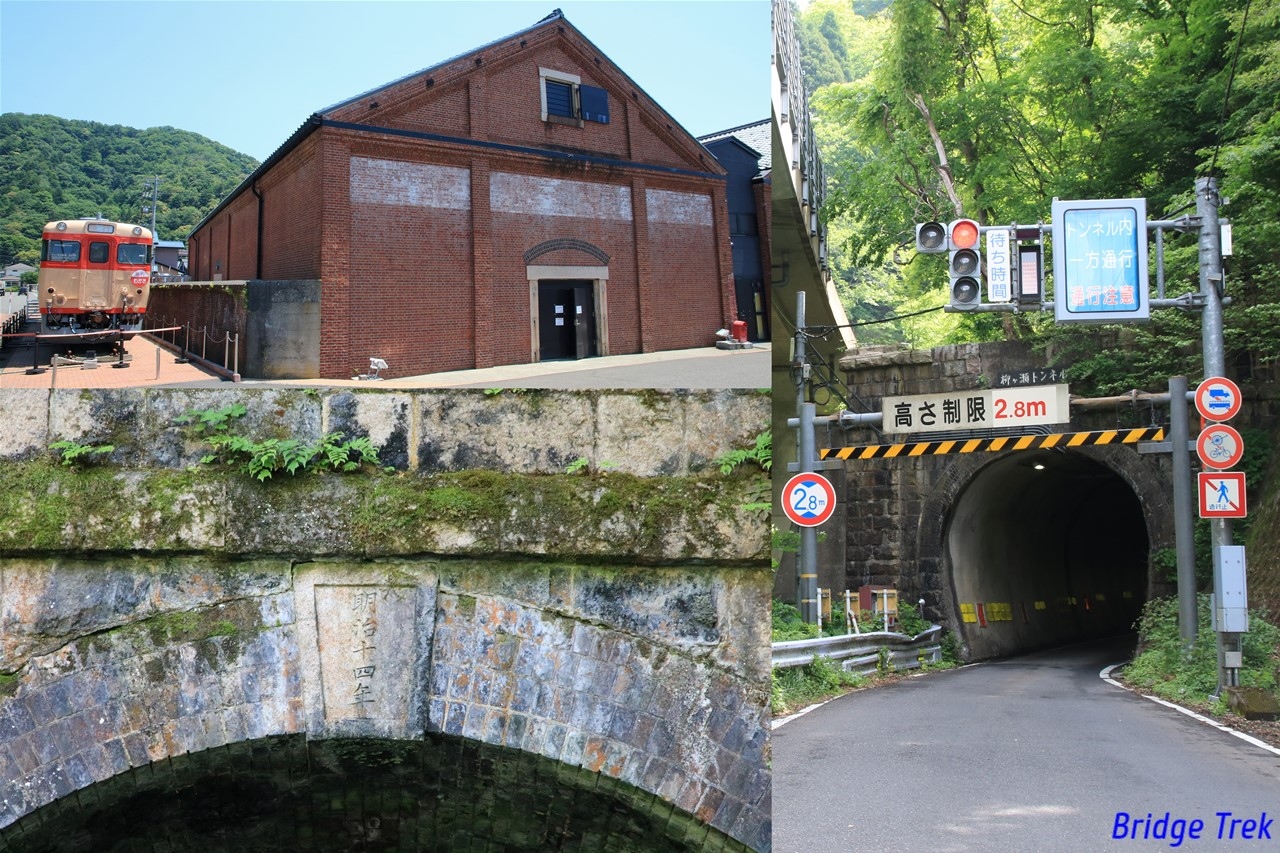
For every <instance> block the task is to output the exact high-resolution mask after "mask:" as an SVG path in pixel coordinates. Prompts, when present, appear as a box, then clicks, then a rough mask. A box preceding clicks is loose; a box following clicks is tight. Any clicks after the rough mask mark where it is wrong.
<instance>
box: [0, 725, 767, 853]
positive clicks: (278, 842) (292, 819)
mask: <svg viewBox="0 0 1280 853" xmlns="http://www.w3.org/2000/svg"><path fill="white" fill-rule="evenodd" d="M744 849H745V848H744V847H742V845H740V844H738V843H737V842H734V841H733V840H732V839H730V838H728V836H725V835H722V834H720V833H718V832H717V831H716V830H714V829H710V828H708V827H707V826H706V825H705V824H701V823H699V822H698V821H696V820H695V819H694V818H693V817H692V816H691V815H688V814H686V813H684V812H681V811H680V810H678V809H676V808H674V807H673V805H672V804H671V803H670V802H667V801H665V800H663V799H662V798H660V797H658V796H656V795H654V794H650V793H647V792H644V791H641V790H639V789H636V788H632V787H631V786H629V785H625V784H623V783H621V782H619V781H617V780H614V779H611V778H609V777H607V776H602V775H600V774H598V773H592V772H590V771H588V770H585V769H583V768H581V767H571V766H569V765H565V764H562V763H560V762H556V761H553V760H551V759H548V758H545V757H542V756H537V755H532V754H530V753H525V752H520V751H517V750H513V749H507V748H504V747H499V746H491V745H488V744H481V743H477V742H475V741H470V740H464V739H462V738H454V737H448V736H444V735H428V736H427V737H426V738H425V739H424V740H422V741H387V740H373V739H370V740H360V739H347V740H330V741H312V742H308V741H307V740H306V738H305V736H303V735H290V736H285V737H274V738H264V739H260V740H255V741H247V742H241V743H236V744H231V745H228V746H226V747H220V748H217V749H210V750H206V751H204V752H198V753H190V754H187V755H182V756H178V757H175V758H171V759H167V760H164V761H160V762H155V763H152V764H149V765H145V766H143V767H137V768H134V769H133V770H131V771H129V772H127V773H124V774H120V775H118V776H115V777H113V778H111V779H109V780H107V781H105V782H100V783H97V784H95V785H91V786H89V787H87V788H84V789H81V790H79V791H76V792H73V793H71V794H69V795H68V796H65V797H63V798H61V799H60V800H58V801H57V802H54V803H52V804H50V805H49V806H46V807H45V808H42V809H40V810H38V811H36V812H34V813H32V814H30V815H28V816H26V817H25V818H23V819H21V820H19V821H18V822H17V823H15V824H13V825H11V826H9V827H7V828H6V829H4V830H0V850H22V851H26V853H71V852H72V851H75V852H76V853H103V851H118V853H124V851H143V850H145V851H200V853H220V851H297V850H308V851H334V853H337V851H351V850H369V851H372V850H378V851H383V850H414V851H442V853H443V851H452V853H468V851H475V853H479V851H557V850H559V851H581V852H582V853H586V851H601V850H610V851H635V853H648V852H649V851H654V853H656V851H680V850H690V851H692V850H744Z"/></svg>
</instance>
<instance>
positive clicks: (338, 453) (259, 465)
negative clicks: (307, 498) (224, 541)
mask: <svg viewBox="0 0 1280 853" xmlns="http://www.w3.org/2000/svg"><path fill="white" fill-rule="evenodd" d="M209 444H210V446H211V447H212V448H213V449H214V451H215V452H214V453H212V454H209V455H207V456H205V457H203V458H202V459H201V461H202V462H205V463H211V462H215V461H218V460H224V461H228V462H239V463H240V466H241V470H243V471H244V472H245V473H246V474H248V475H249V476H250V477H252V478H253V479H255V480H258V481H259V482H261V481H263V480H268V479H270V478H271V477H272V475H274V474H276V473H277V472H280V471H283V472H284V473H286V474H290V475H297V474H300V473H303V472H305V471H308V470H330V471H343V472H346V471H356V470H358V469H359V468H360V466H361V465H363V464H365V463H369V464H371V465H377V464H378V451H377V448H375V447H374V446H373V444H372V442H370V441H369V439H368V438H364V437H361V438H354V439H350V440H344V437H343V434H342V433H340V432H331V433H329V434H328V435H325V436H324V437H322V438H321V439H320V440H319V441H318V442H315V443H305V442H302V441H299V440H298V439H293V438H288V439H277V438H269V439H267V440H266V441H260V442H255V441H252V440H250V439H247V438H245V437H244V436H241V435H233V434H229V433H215V434H214V435H212V436H210V437H209Z"/></svg>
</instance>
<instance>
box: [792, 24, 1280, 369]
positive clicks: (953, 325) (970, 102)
mask: <svg viewBox="0 0 1280 853" xmlns="http://www.w3.org/2000/svg"><path fill="white" fill-rule="evenodd" d="M796 29H797V33H798V35H799V38H800V39H801V55H802V61H803V64H804V67H805V70H806V83H807V85H808V87H809V95H810V105H811V109H812V112H813V114H814V125H815V128H816V130H817V134H818V141H819V147H820V149H821V152H822V155H823V160H824V164H825V167H826V171H827V175H828V198H829V203H828V205H827V207H826V209H825V210H824V216H825V217H826V220H827V222H828V224H829V226H830V229H831V242H832V268H833V271H834V275H835V278H836V284H837V288H838V289H839V291H840V292H841V294H842V298H843V300H844V303H845V307H846V309H847V310H848V313H849V315H850V319H851V320H852V321H853V322H854V323H858V324H861V325H860V326H859V328H858V329H857V335H858V337H859V340H860V341H862V342H863V343H892V342H899V341H905V342H908V343H910V344H912V345H915V346H917V347H928V346H935V345H939V344H944V343H954V342H968V341H982V340H999V339H1023V340H1029V341H1032V342H1034V343H1036V344H1037V345H1040V346H1044V347H1049V346H1052V347H1053V351H1054V352H1055V353H1064V354H1068V355H1069V357H1067V358H1065V359H1064V360H1069V361H1073V363H1074V364H1075V365H1076V366H1077V367H1078V368H1079V369H1078V370H1077V371H1076V375H1077V376H1080V377H1082V379H1085V382H1084V384H1082V385H1080V386H1079V387H1078V388H1077V387H1075V385H1074V384H1073V388H1072V391H1073V392H1075V393H1082V394H1094V393H1114V392H1116V391H1125V390H1129V389H1131V388H1135V387H1137V388H1147V387H1148V386H1154V387H1150V388H1149V390H1163V387H1164V384H1163V383H1164V382H1165V377H1167V376H1168V375H1169V374H1170V373H1173V372H1183V371H1185V372H1187V373H1188V375H1189V376H1190V378H1191V379H1192V381H1195V380H1197V379H1198V378H1199V376H1198V370H1199V368H1198V367H1197V365H1198V363H1199V360H1198V356H1199V331H1198V327H1199V317H1198V315H1195V314H1189V315H1187V314H1180V313H1179V312H1176V311H1160V312H1153V317H1154V318H1155V319H1154V320H1153V322H1152V323H1151V324H1149V325H1148V326H1146V327H1143V328H1142V329H1141V331H1140V332H1139V333H1138V334H1139V336H1140V337H1141V340H1140V341H1139V342H1138V343H1137V347H1136V351H1139V352H1141V353H1142V358H1140V359H1130V360H1129V362H1130V363H1128V364H1121V363H1119V361H1120V360H1118V359H1117V358H1116V355H1115V353H1114V352H1107V351H1105V349H1104V348H1103V347H1102V346H1100V345H1099V341H1100V340H1104V339H1105V335H1106V332H1105V331H1104V330H1099V329H1096V328H1095V329H1089V328H1082V327H1080V326H1070V327H1060V328H1055V327H1054V324H1053V320H1052V317H1051V316H1050V317H1046V316H1044V315H1041V314H1039V313H1031V314H1021V315H1018V316H1016V317H1015V316H1013V315H1010V314H990V313H987V314H967V315H960V314H944V313H942V312H941V311H939V310H936V309H939V308H940V307H941V306H943V305H945V304H946V303H947V275H946V256H945V255H928V256H917V255H916V253H915V251H914V233H915V232H914V223H917V222H923V221H927V220H931V219H935V220H940V221H944V222H946V221H950V220H952V219H956V218H958V217H959V216H961V215H963V216H966V217H971V218H974V219H977V220H979V221H980V222H982V223H983V224H989V225H997V224H1012V223H1020V224H1035V223H1038V222H1044V221H1048V219H1049V216H1050V204H1051V201H1052V199H1053V198H1054V197H1059V198H1063V199H1091V198H1097V199H1105V198H1128V197H1143V198H1146V199H1147V203H1148V216H1149V217H1150V218H1153V219H1155V218H1175V217H1177V216H1181V215H1183V214H1186V213H1194V212H1195V199H1194V188H1195V179H1196V178H1197V177H1202V176H1213V177H1215V178H1217V179H1218V184H1219V189H1220V193H1221V195H1222V196H1223V197H1224V198H1225V199H1229V201H1230V203H1229V204H1227V205H1225V206H1224V207H1222V208H1221V210H1220V213H1221V215H1222V216H1223V217H1224V218H1227V219H1229V220H1230V221H1231V223H1232V225H1233V229H1234V254H1233V255H1232V257H1230V258H1229V259H1228V260H1227V264H1226V268H1227V292H1228V295H1230V296H1231V297H1232V304H1231V305H1230V306H1229V307H1228V308H1227V309H1226V315H1225V336H1226V343H1227V362H1228V364H1229V365H1240V366H1241V369H1242V370H1244V369H1245V366H1246V365H1257V364H1259V363H1265V362H1271V363H1274V362H1275V360H1276V359H1277V358H1280V145H1277V141H1278V140H1280V118H1278V117H1277V113H1276V110H1275V104H1276V103H1277V101H1278V100H1280V74H1277V73H1276V71H1275V69H1276V68H1277V67H1280V65H1278V63H1280V0H1226V2H1222V3H1201V2H1192V1H1191V0H1171V2H1164V3H1154V4H1153V3H1129V2H1122V3H1101V2H1096V0H1087V1H1086V2H1084V3H1065V2H1063V0H1026V2H1019V3H1014V4H1008V3H1002V2H999V0H890V2H887V3H883V4H880V3H877V4H872V3H862V2H859V3H853V4H850V3H849V2H848V0H813V2H811V3H809V4H808V5H807V6H806V7H805V8H804V9H803V11H801V12H799V13H798V25H797V28H796ZM1153 243H1154V241H1153ZM1153 255H1154V251H1153ZM1152 269H1153V272H1152V281H1153V289H1154V280H1155V272H1154V269H1155V267H1154V265H1153V267H1152ZM1166 270H1167V279H1168V290H1167V293H1168V295H1169V296H1177V295H1180V294H1183V293H1186V292H1189V291H1198V290H1199V280H1198V268H1197V259H1196V243H1195V235H1194V234H1191V235H1175V234H1172V233H1170V234H1169V235H1168V236H1167V240H1166ZM930 309H935V310H934V311H930ZM921 311H925V312H928V313H925V314H922V315H919V316H916V317H913V318H911V319H909V320H903V321H899V320H894V319H892V318H895V317H898V316H900V315H904V314H911V313H916V312H921ZM1157 313H1158V315H1159V316H1158V317H1157V316H1156V314H1157ZM886 319H888V320H889V322H880V321H884V320H886ZM873 324H874V325H873ZM1112 335H1114V330H1113V331H1112ZM1100 336H1101V337H1100ZM1095 362H1096V363H1095ZM1166 368H1167V369H1166ZM1095 379H1096V382H1095V381H1094V380H1095ZM1086 386H1088V387H1086ZM1095 386H1096V387H1095Z"/></svg>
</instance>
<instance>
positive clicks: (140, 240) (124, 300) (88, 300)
mask: <svg viewBox="0 0 1280 853" xmlns="http://www.w3.org/2000/svg"><path fill="white" fill-rule="evenodd" d="M152 251H153V248H152V239H151V231H150V229H147V228H143V227H142V226H141V225H131V224H128V223H125V222H109V221H107V220H105V219H64V220H59V221H57V222H50V223H49V224H48V225H46V226H45V227H44V234H43V235H42V245H41V249H40V283H39V288H40V290H39V293H40V314H41V315H42V317H43V327H44V329H43V330H44V332H45V333H46V334H71V335H74V334H83V333H92V332H104V331H110V330H117V329H118V330H137V329H139V328H141V327H142V321H143V319H144V318H145V317H146V313H147V297H148V296H149V295H150V293H151V258H152Z"/></svg>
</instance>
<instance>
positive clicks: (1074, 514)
mask: <svg viewBox="0 0 1280 853" xmlns="http://www.w3.org/2000/svg"><path fill="white" fill-rule="evenodd" d="M1050 366H1052V365H1048V364H1044V363H1043V356H1040V355H1037V354H1034V353H1032V352H1031V351H1030V349H1029V348H1028V347H1026V346H1025V345H1022V344H1016V343H997V344H974V345H959V346H948V347H940V348H936V349H933V350H901V349H896V348H895V349H891V348H882V347H868V348H864V349H862V350H858V351H854V352H851V353H850V354H848V355H846V356H845V357H844V358H843V359H842V360H841V368H842V369H843V370H844V371H845V372H846V374H847V385H848V386H849V388H850V389H852V391H853V392H854V394H855V395H856V399H857V400H858V401H859V403H860V404H861V405H862V406H863V407H864V409H863V410H865V411H879V410H880V404H881V401H882V400H883V399H885V398H893V397H907V396H915V395H923V394H946V393H950V392H953V391H956V392H963V391H970V390H974V389H981V388H990V387H997V384H996V383H997V382H999V381H1000V377H1001V374H1014V375H1018V374H1021V373H1025V372H1029V371H1031V370H1032V369H1041V368H1048V367H1050ZM1068 375H1069V374H1068ZM1068 384H1069V382H1068ZM1245 398H1246V400H1249V401H1250V405H1249V406H1247V407H1246V409H1247V410H1246V412H1245V413H1244V414H1245V415H1246V416H1251V417H1254V418H1256V419H1257V423H1258V425H1259V426H1261V425H1264V424H1265V423H1267V421H1266V419H1267V418H1268V417H1269V416H1270V415H1272V414H1274V409H1275V408H1276V401H1275V399H1274V398H1275V395H1274V393H1270V394H1266V393H1259V390H1258V389H1257V388H1256V387H1254V386H1247V390H1246V391H1245ZM1249 409H1252V412H1250V411H1248V410H1249ZM1167 420H1168V411H1167V408H1164V409H1157V410H1152V409H1151V408H1150V407H1145V408H1144V407H1142V406H1135V405H1130V404H1128V403H1126V404H1123V405H1117V406H1115V407H1114V408H1111V409H1107V410H1105V411H1102V410H1090V411H1082V410H1080V409H1078V408H1077V407H1074V406H1073V407H1072V408H1071V421H1070V423H1069V424H1061V425H1055V426H1051V427H1040V428H1039V431H1041V432H1055V433H1057V432H1076V431H1092V430H1118V429H1123V430H1128V429H1130V428H1144V427H1151V426H1161V425H1165V424H1167ZM1030 431H1031V430H1023V431H1022V432H1024V433H1025V432H1030ZM1009 432H1010V431H1004V432H1003V433H996V434H1009ZM991 434H992V433H983V434H982V435H991ZM975 435H976V434H975ZM934 437H935V436H931V435H928V434H919V435H914V436H912V435H907V436H903V435H897V434H895V435H890V436H888V437H885V436H883V435H881V434H880V433H878V432H876V431H873V430H871V429H867V428H861V429H852V430H841V429H836V428H831V429H828V430H826V431H823V430H821V429H820V430H819V434H818V442H817V443H818V447H819V448H832V449H834V448H841V447H850V446H855V445H872V444H884V443H892V442H904V441H913V440H927V439H930V438H934ZM949 437H954V436H949ZM1116 440H1117V441H1118V438H1117V439H1116ZM828 455H832V452H829V453H828ZM826 474H827V475H828V476H829V477H831V478H833V480H834V481H835V484H836V488H837V494H838V495H839V496H840V499H841V500H840V504H839V506H841V507H842V509H837V519H836V521H835V522H833V523H831V524H828V525H826V526H824V528H823V530H824V531H825V532H826V537H825V539H824V541H823V542H822V543H821V544H820V546H819V573H820V576H819V585H820V586H821V587H823V588H831V589H834V590H835V591H836V595H837V597H839V596H840V594H841V592H842V590H844V589H850V590H857V589H858V588H859V587H862V586H864V585H872V586H888V587H894V588H897V589H898V590H899V594H900V598H901V599H902V600H905V601H907V602H910V603H912V604H915V603H916V602H917V601H919V600H921V599H923V601H924V612H925V615H926V617H927V618H930V619H932V620H934V621H940V622H942V623H943V624H947V625H950V626H954V627H955V629H956V632H957V634H958V637H959V639H960V642H961V645H962V649H963V651H964V652H965V654H966V655H967V656H968V657H970V658H973V659H978V658H989V657H997V656H1002V655H1007V654H1010V653H1014V652H1017V651H1021V650H1027V649H1032V648H1036V647H1040V646H1046V645H1049V644H1054V643H1060V642H1065V641H1069V640H1072V639H1076V638H1085V637H1093V636H1104V635H1107V634H1112V633H1116V632H1120V631H1123V630H1126V629H1128V628H1129V626H1131V625H1132V624H1133V622H1134V619H1135V618H1136V617H1137V615H1138V614H1139V612H1140V610H1141V606H1142V604H1143V603H1144V602H1146V601H1147V600H1148V599H1150V598H1152V597H1156V596H1163V595H1171V594H1173V593H1174V592H1175V586H1174V583H1173V580H1174V578H1173V570H1172V568H1171V567H1170V566H1168V565H1167V564H1166V563H1165V562H1164V561H1163V559H1162V555H1163V553H1165V551H1164V549H1172V548H1173V545H1174V532H1173V531H1174V525H1173V511H1172V500H1173V499H1172V472H1171V462H1170V457H1169V456H1168V455H1167V454H1155V455H1147V454H1139V453H1138V451H1137V449H1136V445H1120V444H1111V445H1108V446H1101V445H1091V446H1081V447H1073V448H1064V447H1055V448H1052V449H1037V450H1025V451H1012V450H1003V451H999V452H985V451H983V452H972V453H956V454H947V455H936V456H933V455H920V456H908V455H906V454H903V455H902V456H899V457H898V458H892V459H888V458H870V459H863V460H848V461H845V462H843V463H842V464H840V463H837V465H836V467H835V468H834V469H828V470H827V471H826ZM781 574H782V573H780V575H781ZM793 578H794V575H793V574H788V575H787V578H786V580H785V581H780V582H778V584H777V588H776V594H778V595H781V596H783V597H785V598H791V597H793V596H794V595H795V591H794V589H792V588H786V589H784V588H783V587H784V585H785V586H788V587H789V586H790V585H791V584H792V583H793V582H794V581H793Z"/></svg>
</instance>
